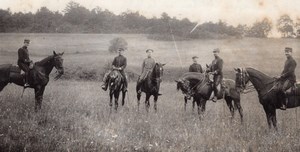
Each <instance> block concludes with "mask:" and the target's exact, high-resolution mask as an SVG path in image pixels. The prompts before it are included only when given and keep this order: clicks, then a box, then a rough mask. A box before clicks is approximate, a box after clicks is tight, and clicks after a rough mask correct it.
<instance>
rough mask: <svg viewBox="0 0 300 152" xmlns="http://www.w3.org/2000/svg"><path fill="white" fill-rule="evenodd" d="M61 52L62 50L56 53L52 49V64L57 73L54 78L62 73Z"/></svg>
mask: <svg viewBox="0 0 300 152" xmlns="http://www.w3.org/2000/svg"><path fill="white" fill-rule="evenodd" d="M63 54H64V52H62V53H56V52H55V51H53V64H54V67H55V68H56V69H57V71H58V75H57V76H56V77H55V79H58V78H59V77H60V76H61V75H63V74H64V67H63V61H64V59H63V58H62V56H63Z"/></svg>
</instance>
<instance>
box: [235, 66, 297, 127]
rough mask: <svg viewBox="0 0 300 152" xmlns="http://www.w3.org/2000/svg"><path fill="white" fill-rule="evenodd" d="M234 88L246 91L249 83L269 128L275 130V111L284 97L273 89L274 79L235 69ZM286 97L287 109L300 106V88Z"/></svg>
mask: <svg viewBox="0 0 300 152" xmlns="http://www.w3.org/2000/svg"><path fill="white" fill-rule="evenodd" d="M235 71H236V72H237V73H236V85H237V86H236V87H237V88H238V89H240V90H244V89H246V85H247V83H248V82H249V81H250V82H251V83H252V84H253V86H254V88H255V89H256V91H257V93H258V98H259V102H260V104H262V106H263V107H264V110H265V113H266V116H267V121H268V125H269V128H271V127H272V125H273V127H274V128H275V129H276V130H277V120H276V109H279V108H280V106H281V102H282V101H283V100H285V95H284V93H283V92H282V91H278V90H277V89H274V85H276V83H277V82H276V79H275V78H272V77H269V76H267V75H266V74H264V73H262V72H260V71H258V70H256V69H253V68H245V69H242V68H237V69H235ZM293 92H295V93H292V94H291V95H289V96H288V104H287V108H295V107H298V106H300V94H299V92H300V87H298V88H297V89H295V90H294V91H293Z"/></svg>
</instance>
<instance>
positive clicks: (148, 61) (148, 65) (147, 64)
mask: <svg viewBox="0 0 300 152" xmlns="http://www.w3.org/2000/svg"><path fill="white" fill-rule="evenodd" d="M153 52H154V51H153V50H152V49H147V50H146V53H147V58H145V59H144V61H143V64H142V74H141V76H140V77H139V79H138V82H137V90H138V93H141V84H142V83H143V82H144V80H145V79H146V78H147V75H148V73H149V72H151V71H152V70H153V68H154V66H155V63H156V62H155V60H154V59H153V58H152V53H153Z"/></svg>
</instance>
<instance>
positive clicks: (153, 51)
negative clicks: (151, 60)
mask: <svg viewBox="0 0 300 152" xmlns="http://www.w3.org/2000/svg"><path fill="white" fill-rule="evenodd" d="M149 51H151V52H154V51H153V50H152V49H147V50H146V53H147V52H149Z"/></svg>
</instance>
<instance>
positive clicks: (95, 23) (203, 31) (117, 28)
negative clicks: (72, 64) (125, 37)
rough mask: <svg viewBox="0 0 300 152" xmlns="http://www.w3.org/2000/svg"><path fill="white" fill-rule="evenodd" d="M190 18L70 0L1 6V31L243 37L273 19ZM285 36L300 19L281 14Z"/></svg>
mask: <svg viewBox="0 0 300 152" xmlns="http://www.w3.org/2000/svg"><path fill="white" fill-rule="evenodd" d="M196 25H197V23H196V22H191V21H190V20H189V19H188V18H183V19H177V18H176V17H170V16H169V15H168V14H167V13H162V14H161V16H160V17H153V18H150V19H149V18H146V17H145V16H143V15H141V14H140V13H139V12H132V11H126V12H123V13H121V14H120V15H116V14H114V13H112V12H111V11H109V10H107V9H105V10H103V9H101V8H100V7H96V8H94V9H92V10H89V9H87V8H85V7H83V6H82V5H80V4H79V3H76V2H73V1H71V2H69V3H68V4H67V6H66V7H65V9H64V10H63V12H58V11H56V12H53V11H50V10H49V9H48V8H47V7H41V8H40V9H38V10H37V12H36V13H31V12H29V13H22V12H16V13H12V12H11V11H10V10H9V9H7V10H4V9H0V32H28V33H142V34H149V36H148V38H152V39H159V40H162V39H163V40H169V39H171V37H170V35H171V34H173V35H174V37H176V39H222V38H230V37H233V38H242V37H259V38H265V37H268V35H269V33H270V31H271V30H272V28H273V23H272V22H271V20H269V19H268V18H264V19H263V20H261V21H256V22H255V23H254V24H253V25H251V26H248V25H242V24H240V25H237V26H232V25H228V24H227V23H226V22H224V21H222V20H220V21H219V22H216V23H213V22H205V23H202V24H200V25H198V26H197V28H196V29H195V30H194V31H193V32H190V31H191V30H192V29H193V28H194V27H195V26H196ZM275 26H276V28H277V30H278V31H279V32H280V33H281V34H282V37H297V35H298V34H299V33H300V19H297V21H296V22H294V21H293V20H292V19H291V18H290V17H289V15H282V16H281V17H280V18H279V19H278V20H277V24H276V25H275Z"/></svg>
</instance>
